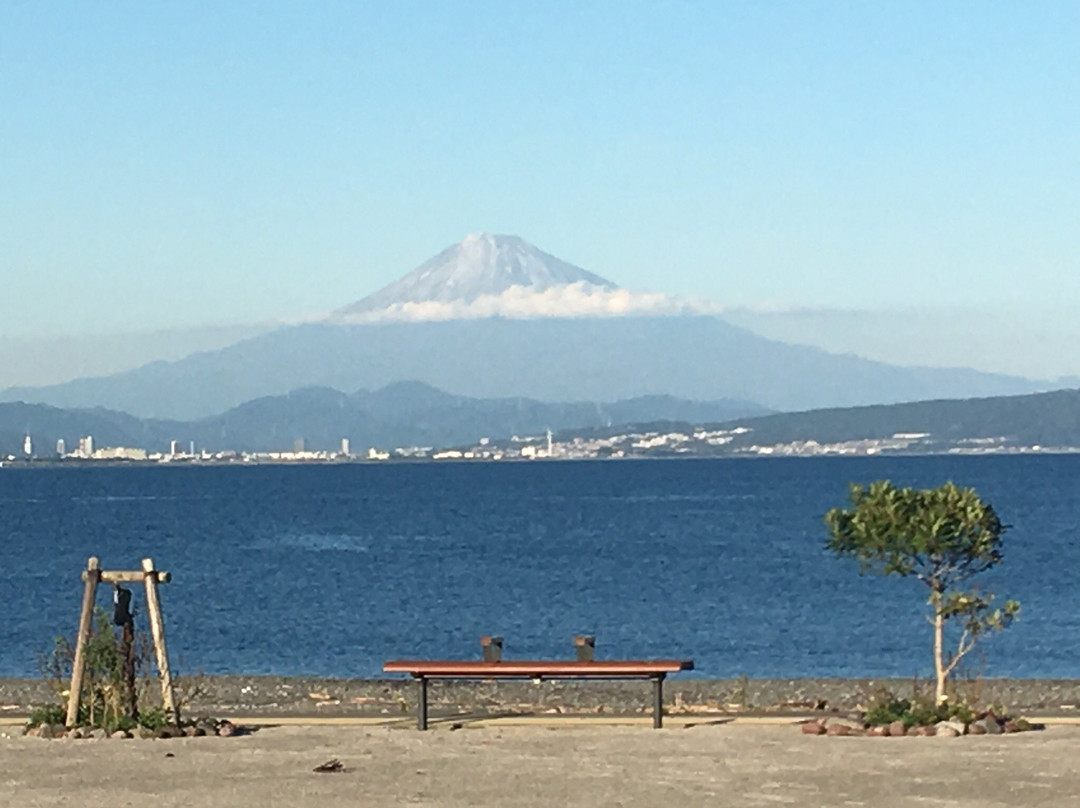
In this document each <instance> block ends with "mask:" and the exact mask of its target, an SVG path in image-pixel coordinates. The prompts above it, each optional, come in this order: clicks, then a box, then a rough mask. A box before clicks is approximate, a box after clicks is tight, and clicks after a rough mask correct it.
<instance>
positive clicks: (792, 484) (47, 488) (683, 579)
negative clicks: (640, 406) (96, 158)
mask: <svg viewBox="0 0 1080 808" xmlns="http://www.w3.org/2000/svg"><path fill="white" fill-rule="evenodd" d="M881 478H889V479H892V480H893V481H894V482H896V483H899V484H905V485H918V486H932V485H937V484H939V483H942V482H944V481H946V480H949V479H951V480H954V481H956V482H957V483H960V484H963V485H970V486H974V487H975V488H977V489H978V491H979V492H980V494H982V495H983V496H984V497H985V498H987V499H989V500H990V501H991V502H992V503H993V504H994V506H995V508H996V509H997V510H998V512H999V514H1000V515H1001V517H1002V519H1003V520H1004V521H1005V522H1006V523H1008V524H1010V525H1011V526H1012V529H1011V530H1010V531H1009V532H1008V533H1007V534H1006V536H1005V563H1004V564H1002V565H1001V566H1000V567H999V568H997V569H996V570H994V571H992V572H991V573H990V574H989V575H987V576H985V585H986V587H987V588H989V589H991V590H993V591H997V592H999V593H1001V594H1004V595H1008V596H1010V597H1015V598H1018V599H1019V600H1020V601H1021V602H1022V605H1023V612H1022V615H1021V617H1022V619H1021V621H1020V622H1019V623H1017V624H1016V625H1015V626H1014V627H1013V628H1011V629H1009V630H1008V631H1007V632H1005V633H1003V634H1001V635H998V636H997V637H995V638H993V639H992V640H990V641H988V642H987V643H985V645H983V646H981V647H982V648H983V649H984V653H982V654H980V653H979V652H978V651H976V654H975V655H974V656H976V657H977V658H976V659H974V660H973V663H972V666H970V669H971V670H972V672H983V673H986V674H988V675H1003V676H1025V677H1035V676H1040V677H1041V676H1046V677H1058V676H1061V677H1080V585H1078V583H1080V542H1078V541H1077V538H1078V528H1077V519H1078V517H1080V457H1075V456H1060V457H1050V456H1047V457H996V458H995V457H922V458H866V459H805V460H800V459H778V460H703V461H696V460H686V461H643V462H632V461H624V462H575V463H557V462H537V463H515V464H441V463H440V464H431V463H429V464H409V465H384V466H375V465H351V466H302V467H286V466H259V467H250V468H228V467H222V468H213V467H210V468H199V467H192V468H182V467H150V468H96V469H95V468H52V469H27V470H20V469H3V470H2V471H0V603H2V612H0V675H7V676H23V675H36V674H37V662H36V658H37V654H38V653H39V652H41V651H44V650H47V649H48V647H49V646H50V645H51V642H52V639H53V638H54V637H55V636H56V635H58V634H66V635H69V636H71V635H73V634H74V630H75V627H76V624H77V622H78V611H79V602H80V598H81V590H82V584H81V582H80V580H79V573H80V571H81V570H82V569H83V568H84V567H85V563H86V558H87V557H88V556H90V555H97V556H100V558H101V560H102V564H103V566H104V567H106V568H111V569H118V568H124V569H134V568H136V567H137V566H138V564H139V560H140V559H141V558H142V557H144V556H152V557H153V558H154V559H155V561H156V562H157V564H158V566H159V568H161V569H167V570H170V571H171V572H172V573H173V582H172V583H170V584H168V585H166V586H165V587H163V589H162V599H163V604H164V609H165V620H166V626H167V632H168V640H169V650H170V656H171V657H172V659H173V663H174V665H176V666H177V667H179V668H180V669H181V670H182V671H187V672H192V671H198V670H203V671H205V672H207V673H228V672H234V673H275V674H322V675H334V676H370V675H375V674H378V673H379V671H380V667H381V665H382V662H383V661H385V660H387V659H390V658H395V657H429V658H437V657H450V658H474V657H476V656H478V655H479V650H480V649H479V643H478V638H479V637H480V636H481V635H484V634H501V635H503V636H504V637H505V650H504V655H505V656H506V657H517V658H525V657H529V658H543V657H549V658H560V657H561V658H568V657H570V656H572V655H573V649H572V645H571V640H572V637H573V635H574V634H579V633H588V634H595V635H596V637H597V654H598V656H606V657H621V658H638V657H672V656H674V657H690V658H693V659H694V660H695V661H696V663H697V668H698V670H697V672H696V675H699V676H708V677H729V676H738V675H741V674H748V675H750V676H763V677H787V676H831V675H836V676H849V675H850V676H855V675H866V676H885V675H898V676H911V675H915V674H919V675H929V674H930V673H931V672H932V668H931V662H930V655H929V647H930V639H931V638H930V633H929V626H928V625H927V624H926V622H925V621H924V620H923V619H922V613H923V612H922V610H923V608H924V605H923V604H924V591H923V588H922V587H921V585H920V584H919V583H918V582H916V581H909V580H896V579H889V580H884V579H881V578H877V577H865V578H862V577H860V576H859V575H858V571H857V567H856V566H855V564H854V563H851V562H847V561H842V560H838V559H835V558H833V557H831V556H830V555H828V554H827V553H826V552H825V551H824V549H823V542H824V537H825V530H824V527H823V524H822V516H823V514H824V513H825V511H826V510H828V509H829V508H830V507H833V506H837V505H842V504H844V503H845V501H846V496H847V485H848V483H849V482H850V481H870V480H874V479H881ZM135 599H136V604H137V606H138V607H139V608H140V611H141V610H142V606H143V597H142V593H141V592H136V598H135ZM109 600H110V597H109V593H108V591H107V588H105V589H103V590H99V602H100V603H101V605H103V606H107V605H108V603H109ZM139 619H141V620H144V619H145V616H144V615H143V614H140V615H139Z"/></svg>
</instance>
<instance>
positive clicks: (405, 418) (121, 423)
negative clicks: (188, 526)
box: [0, 382, 767, 455]
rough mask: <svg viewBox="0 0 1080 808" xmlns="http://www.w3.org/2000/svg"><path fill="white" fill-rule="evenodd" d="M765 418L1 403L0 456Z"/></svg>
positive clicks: (559, 409)
mask: <svg viewBox="0 0 1080 808" xmlns="http://www.w3.org/2000/svg"><path fill="white" fill-rule="evenodd" d="M761 412H767V410H766V409H765V408H763V407H760V406H758V405H755V404H753V403H751V402H745V401H712V402H693V401H684V400H679V399H674V398H657V399H645V400H634V399H631V400H626V401H615V402H608V403H606V402H594V401H571V402H555V403H548V402H540V401H536V400H533V399H527V398H507V399H479V398H470V397H466V396H455V395H452V394H450V393H447V392H445V391H442V390H438V389H437V388H434V387H431V386H429V385H425V384H422V383H419V382H400V383H397V384H393V385H388V386H386V387H384V388H381V389H378V390H365V389H361V390H357V391H355V392H353V393H344V392H341V391H340V390H335V389H332V388H327V387H307V388H301V389H297V390H292V391H290V392H288V393H286V394H284V395H279V396H266V397H261V398H257V399H253V400H251V401H247V402H244V403H242V404H241V405H239V406H237V407H234V408H231V409H229V410H227V411H225V412H222V413H219V414H217V415H213V416H209V417H207V418H202V419H198V420H195V421H176V420H165V419H153V418H144V419H140V418H136V417H135V416H132V415H129V414H128V413H124V412H117V411H115V410H106V409H103V408H94V409H82V410H75V409H72V410H68V409H59V408H55V407H50V406H49V405H44V404H26V403H24V402H13V403H0V454H12V455H18V454H19V453H20V452H21V447H22V439H23V436H24V435H25V434H27V433H30V434H31V435H32V436H33V437H34V441H35V443H37V444H38V445H39V446H49V447H51V446H55V442H56V440H57V439H61V438H62V439H63V440H64V441H65V444H66V445H67V446H68V447H69V449H70V448H73V447H74V446H75V445H76V442H77V440H78V439H79V438H80V437H82V436H83V435H85V434H92V435H94V438H95V443H96V444H97V445H99V446H102V445H113V446H116V445H123V446H134V447H138V448H146V449H148V450H150V451H164V450H166V449H168V447H169V443H170V442H171V441H173V440H178V441H180V442H181V445H183V446H187V444H188V442H189V441H194V442H195V444H196V446H198V447H199V448H200V449H208V450H211V451H225V450H237V451H288V450H291V449H292V448H293V445H294V441H295V440H297V439H303V440H304V442H305V446H306V447H307V448H309V449H318V450H333V449H337V448H338V447H339V446H340V443H341V439H342V438H348V439H349V440H350V441H351V442H352V443H353V445H354V446H356V447H357V448H366V447H368V446H384V447H385V446H414V445H425V446H430V445H435V446H439V445H453V444H457V443H465V442H470V441H475V440H477V439H479V438H480V437H485V436H490V437H493V438H509V437H510V436H511V435H513V434H515V433H521V434H538V433H542V432H543V431H545V430H546V429H552V430H559V429H566V428H584V427H588V426H601V425H604V424H610V423H618V422H621V421H630V420H640V419H641V418H643V417H645V418H650V419H656V418H663V419H672V418H676V419H677V418H692V419H695V420H696V419H705V420H713V419H715V418H718V417H725V416H731V417H739V416H741V415H749V414H754V413H761Z"/></svg>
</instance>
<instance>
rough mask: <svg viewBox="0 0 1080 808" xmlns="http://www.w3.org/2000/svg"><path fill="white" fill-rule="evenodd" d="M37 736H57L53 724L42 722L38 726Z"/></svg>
mask: <svg viewBox="0 0 1080 808" xmlns="http://www.w3.org/2000/svg"><path fill="white" fill-rule="evenodd" d="M37 737H39V738H55V737H56V731H55V730H54V729H53V725H52V724H42V725H41V726H39V727H38V733H37Z"/></svg>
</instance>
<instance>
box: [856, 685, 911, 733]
mask: <svg viewBox="0 0 1080 808" xmlns="http://www.w3.org/2000/svg"><path fill="white" fill-rule="evenodd" d="M910 710H911V702H910V701H908V700H907V699H899V698H897V697H896V696H894V695H893V694H892V693H889V694H887V695H885V696H884V697H882V698H880V699H879V700H877V701H875V702H872V703H871V704H870V708H869V709H868V710H867V711H866V718H865V719H864V721H865V722H866V725H867V726H868V727H877V726H884V725H886V724H891V723H892V722H893V721H903V720H904V716H906V715H907V714H908V713H909V712H910Z"/></svg>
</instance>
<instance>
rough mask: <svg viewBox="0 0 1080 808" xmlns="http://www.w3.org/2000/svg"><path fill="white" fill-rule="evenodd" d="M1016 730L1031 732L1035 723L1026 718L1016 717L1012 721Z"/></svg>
mask: <svg viewBox="0 0 1080 808" xmlns="http://www.w3.org/2000/svg"><path fill="white" fill-rule="evenodd" d="M1013 723H1014V724H1016V729H1017V731H1018V732H1031V730H1033V729H1035V725H1034V724H1032V723H1031V722H1030V721H1028V720H1027V719H1026V718H1017V719H1016V720H1015V721H1014V722H1013Z"/></svg>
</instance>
